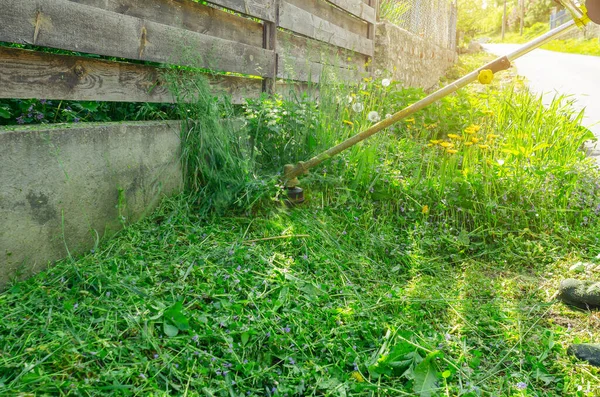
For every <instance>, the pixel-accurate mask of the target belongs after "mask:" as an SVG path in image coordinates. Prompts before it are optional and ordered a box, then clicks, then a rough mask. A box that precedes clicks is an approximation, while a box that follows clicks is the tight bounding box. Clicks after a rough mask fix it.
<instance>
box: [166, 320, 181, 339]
mask: <svg viewBox="0 0 600 397" xmlns="http://www.w3.org/2000/svg"><path fill="white" fill-rule="evenodd" d="M163 331H164V332H165V335H167V336H169V337H174V336H177V334H178V333H179V329H178V328H177V327H176V326H174V325H171V324H169V323H167V322H164V323H163Z"/></svg>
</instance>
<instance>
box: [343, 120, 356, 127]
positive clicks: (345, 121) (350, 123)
mask: <svg viewBox="0 0 600 397" xmlns="http://www.w3.org/2000/svg"><path fill="white" fill-rule="evenodd" d="M343 123H344V124H347V125H349V126H351V127H352V126H353V125H354V123H353V122H352V121H350V120H344V121H343Z"/></svg>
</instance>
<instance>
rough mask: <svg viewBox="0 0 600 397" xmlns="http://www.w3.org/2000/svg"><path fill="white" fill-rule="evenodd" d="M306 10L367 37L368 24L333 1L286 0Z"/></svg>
mask: <svg viewBox="0 0 600 397" xmlns="http://www.w3.org/2000/svg"><path fill="white" fill-rule="evenodd" d="M286 1H287V2H288V3H289V4H292V5H294V6H296V7H298V8H300V9H302V10H304V11H308V12H309V13H311V14H312V15H316V16H318V17H319V18H321V19H324V20H326V21H328V22H331V23H333V24H334V25H337V26H339V27H341V28H343V29H345V30H348V31H350V32H352V33H356V34H357V35H359V36H363V37H367V28H368V24H367V23H366V22H365V21H363V20H361V19H358V18H356V17H354V16H353V15H351V14H349V13H348V12H346V11H343V10H341V9H340V8H338V7H335V6H334V5H332V4H331V3H328V2H326V1H323V0H286Z"/></svg>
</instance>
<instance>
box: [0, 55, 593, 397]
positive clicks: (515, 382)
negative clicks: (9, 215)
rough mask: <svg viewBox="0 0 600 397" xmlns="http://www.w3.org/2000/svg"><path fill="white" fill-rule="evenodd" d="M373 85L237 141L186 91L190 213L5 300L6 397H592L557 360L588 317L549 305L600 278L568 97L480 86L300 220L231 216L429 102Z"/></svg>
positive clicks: (434, 111) (313, 180)
mask: <svg viewBox="0 0 600 397" xmlns="http://www.w3.org/2000/svg"><path fill="white" fill-rule="evenodd" d="M478 57H479V56H478ZM478 59H479V58H476V60H478ZM471 66H472V65H469V64H467V65H463V66H462V67H463V68H470V67H471ZM385 77H386V76H385V75H380V76H378V77H376V78H374V79H367V80H363V81H362V82H361V84H360V85H359V86H356V87H346V86H343V85H340V84H334V82H331V83H330V84H323V85H322V87H321V88H320V98H319V100H318V102H315V101H310V100H309V99H308V98H302V97H294V96H289V97H287V98H286V99H284V98H283V97H275V98H269V97H263V98H261V99H259V100H256V101H251V102H249V103H248V104H247V105H246V106H245V108H244V109H243V112H242V114H243V115H244V118H245V119H246V120H247V127H246V129H245V130H244V129H240V128H234V126H233V124H234V123H233V122H230V120H233V119H234V116H235V115H236V114H237V115H239V114H240V113H236V112H234V111H232V110H231V107H230V105H229V104H228V102H227V101H221V100H216V99H215V98H213V97H212V96H210V95H208V94H207V95H204V94H203V93H207V92H208V91H207V89H206V86H204V83H203V82H202V81H199V82H196V83H194V85H193V86H192V90H191V91H193V92H196V91H197V92H198V93H200V94H201V95H200V96H198V97H192V98H187V99H188V102H186V101H182V102H185V103H183V104H182V105H181V106H180V111H181V112H183V113H184V114H186V115H188V116H186V118H185V120H184V124H183V125H184V129H183V131H184V133H183V136H182V141H183V146H182V153H183V165H184V170H185V172H186V181H187V192H186V194H185V195H181V196H178V197H175V198H172V199H168V200H165V202H164V203H163V204H162V205H161V206H160V207H159V208H158V209H157V211H156V212H155V214H154V215H153V216H151V217H148V218H146V219H145V220H143V221H141V222H139V223H137V224H135V225H132V226H130V227H128V228H127V229H125V230H124V231H122V232H121V233H120V234H119V235H118V236H117V237H116V238H114V239H112V240H110V241H106V242H105V243H104V244H102V245H101V246H100V247H99V249H98V250H97V251H95V252H91V253H88V254H87V255H84V256H82V257H80V258H78V259H76V260H74V261H69V260H65V261H62V262H60V263H58V264H57V265H56V266H54V267H52V268H51V269H49V270H47V271H45V272H42V273H40V274H38V275H37V276H35V277H33V278H31V279H29V280H27V281H25V282H19V283H14V284H13V285H12V286H11V287H10V288H9V289H8V290H7V291H6V292H5V293H3V294H1V295H0V310H1V312H2V313H3V315H4V317H3V321H2V322H0V395H20V394H21V395H26V394H27V393H30V394H34V395H107V394H110V395H190V396H191V395H202V396H204V395H206V396H242V395H249V396H286V395H287V396H309V395H314V396H316V395H327V396H385V395H393V396H402V395H406V396H409V395H410V396H422V397H428V396H469V397H475V396H511V397H512V396H534V395H535V396H589V397H591V396H596V395H598V394H600V389H599V386H598V385H599V384H600V382H598V380H599V376H600V374H599V373H598V370H597V369H594V368H592V367H590V366H587V365H584V364H581V363H578V362H576V361H575V360H574V359H572V358H570V357H569V356H567V355H566V347H567V346H568V344H569V343H573V342H599V341H600V333H599V332H598V329H599V325H600V318H599V317H598V315H597V314H590V313H582V312H577V311H572V310H570V309H569V308H567V307H564V306H562V305H560V304H558V303H556V302H555V300H554V296H555V287H556V285H557V283H558V281H559V280H560V279H561V278H563V277H565V276H566V275H568V272H569V268H570V266H571V265H572V264H573V262H575V261H583V262H586V263H587V265H586V266H585V268H586V269H588V270H586V271H587V273H586V274H584V275H582V276H585V277H590V278H591V277H594V273H593V272H594V271H597V270H594V269H600V257H598V256H597V255H598V254H599V253H600V241H599V237H598V236H600V225H599V224H600V222H599V214H598V212H600V202H599V194H598V193H599V189H600V184H599V181H600V178H599V176H598V170H597V168H596V167H595V166H594V164H593V163H592V162H591V161H590V160H589V159H587V158H586V156H585V155H584V154H583V153H582V152H581V150H580V144H581V142H582V141H583V140H585V139H587V138H588V137H589V136H588V131H587V130H585V129H583V128H582V127H580V126H579V124H578V123H579V121H580V115H578V114H576V113H573V112H572V111H571V110H570V107H569V104H568V102H566V101H565V100H564V98H560V97H557V98H556V99H555V101H554V102H553V103H552V104H551V105H550V106H549V107H544V106H543V105H542V103H541V102H540V101H539V99H538V98H536V97H534V96H532V95H531V94H530V93H529V92H527V90H526V89H525V88H523V87H521V86H520V85H519V84H518V83H517V84H514V83H512V82H510V83H509V82H506V81H499V82H496V83H494V85H492V86H491V87H483V88H482V87H474V88H472V89H469V90H468V91H464V92H461V93H458V94H456V95H453V96H451V97H448V98H446V99H444V100H442V101H441V102H439V103H438V104H435V105H433V106H431V107H429V108H427V109H426V110H425V111H422V112H420V113H418V114H415V115H414V117H411V118H408V119H406V120H404V121H403V122H401V123H399V124H398V125H396V126H394V127H391V128H389V129H388V130H387V131H385V132H382V133H380V134H379V135H376V136H374V137H373V138H372V139H370V140H368V141H366V142H364V143H363V144H361V145H359V147H358V148H355V149H352V150H348V151H347V152H345V153H343V154H341V155H340V156H339V157H337V158H333V159H331V160H330V161H329V162H326V163H324V164H322V165H321V166H320V167H318V168H316V169H315V170H313V171H311V174H310V175H309V176H306V177H303V178H302V186H303V187H304V188H305V189H306V190H307V195H308V197H309V202H308V203H307V204H306V205H305V206H304V207H301V208H294V209H291V210H282V208H281V206H270V207H266V206H261V205H258V204H259V203H261V204H262V202H261V201H258V202H257V201H255V200H249V201H243V200H242V201H240V200H239V199H237V197H240V196H245V197H255V196H254V195H253V194H245V193H244V192H247V191H249V189H250V188H248V186H255V185H257V184H260V183H261V182H260V181H261V180H264V178H265V176H268V175H273V174H274V173H276V172H277V171H278V170H280V169H281V167H282V165H283V164H284V163H286V162H294V161H296V160H298V159H304V158H306V157H309V156H311V155H313V154H315V153H318V152H319V151H320V150H321V149H323V148H325V147H328V146H329V145H331V144H332V143H336V142H339V141H341V140H343V139H344V138H346V137H348V136H350V135H352V134H354V133H356V132H358V131H359V130H361V129H363V128H364V127H365V126H368V125H371V124H372V123H373V122H375V121H376V120H377V118H380V117H386V114H388V113H392V112H393V111H396V110H399V109H400V108H402V107H404V106H405V105H406V104H409V103H412V102H414V101H415V100H417V99H419V98H420V97H422V96H423V95H424V94H423V93H422V92H421V91H419V90H415V89H408V88H403V87H402V86H401V85H400V84H399V83H397V82H390V81H388V80H387V79H386V78H385ZM187 84H190V83H189V82H188V83H187ZM189 87H190V86H189V85H188V88H189ZM179 95H180V96H181V98H182V99H184V97H185V96H186V95H187V94H186V91H185V90H182V91H179ZM373 112H376V114H375V113H373ZM286 148H294V152H291V151H289V150H286ZM359 149H360V150H359ZM208 186H210V187H211V191H209V190H208V188H207V187H208ZM223 191H225V192H227V193H225V194H221V193H219V194H217V195H215V193H214V192H223ZM234 192H236V193H235V194H234ZM190 197H191V198H192V199H193V200H192V203H193V204H194V205H190V200H189V198H190ZM234 197H235V198H234ZM203 200H204V201H205V202H207V203H209V204H208V205H207V206H206V207H204V210H202V211H198V206H202V205H204V204H203ZM209 207H210V208H212V209H213V210H214V209H218V211H216V212H215V211H213V213H217V214H218V213H219V212H220V216H214V217H207V216H206V214H207V213H208V212H207V210H206V208H209ZM200 208H202V207H200ZM211 211H212V210H211ZM246 212H252V213H253V216H248V215H246Z"/></svg>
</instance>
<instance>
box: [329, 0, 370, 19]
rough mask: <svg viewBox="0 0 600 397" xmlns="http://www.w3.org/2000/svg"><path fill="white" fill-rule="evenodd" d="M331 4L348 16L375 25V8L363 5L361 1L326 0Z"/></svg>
mask: <svg viewBox="0 0 600 397" xmlns="http://www.w3.org/2000/svg"><path fill="white" fill-rule="evenodd" d="M327 1H329V2H330V3H331V4H335V5H336V6H338V7H340V8H341V9H343V10H346V11H348V12H349V13H350V14H352V15H354V16H356V17H358V18H360V19H362V20H365V21H367V22H369V23H375V21H376V12H375V8H373V7H371V6H369V5H367V4H365V2H364V1H363V0H327Z"/></svg>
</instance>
